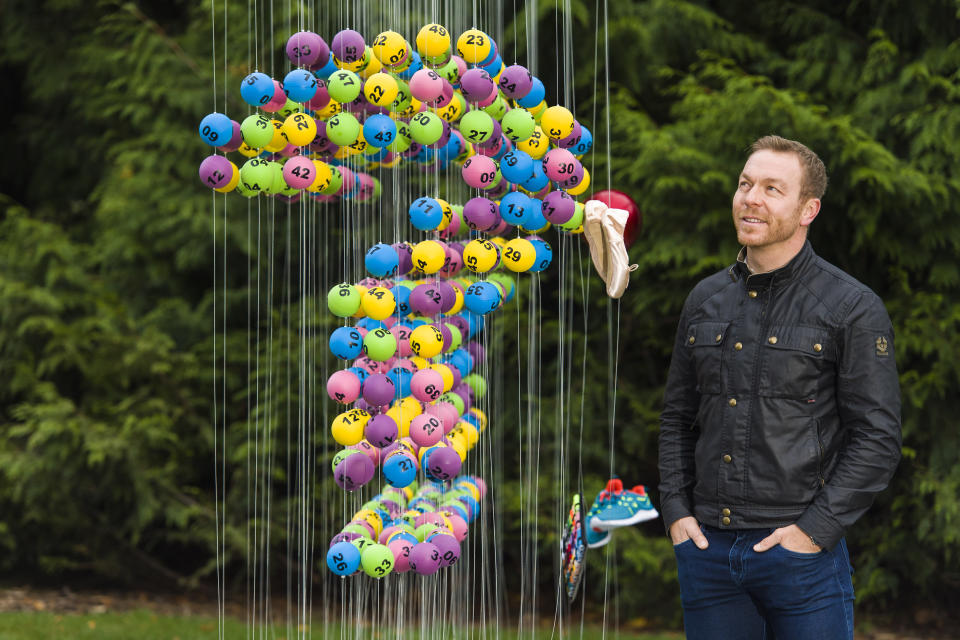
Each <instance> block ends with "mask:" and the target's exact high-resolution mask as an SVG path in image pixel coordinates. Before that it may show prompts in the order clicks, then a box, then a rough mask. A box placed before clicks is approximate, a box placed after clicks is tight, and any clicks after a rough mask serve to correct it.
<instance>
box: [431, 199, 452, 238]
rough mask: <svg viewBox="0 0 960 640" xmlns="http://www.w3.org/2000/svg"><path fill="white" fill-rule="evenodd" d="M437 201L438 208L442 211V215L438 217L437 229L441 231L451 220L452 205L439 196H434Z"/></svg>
mask: <svg viewBox="0 0 960 640" xmlns="http://www.w3.org/2000/svg"><path fill="white" fill-rule="evenodd" d="M434 200H436V201H437V203H438V204H439V205H440V209H441V210H442V211H443V217H442V218H441V219H440V226H439V227H437V231H443V230H444V229H446V228H447V227H449V226H450V221H451V220H453V207H451V206H450V203H449V202H447V201H446V200H441V199H440V198H434Z"/></svg>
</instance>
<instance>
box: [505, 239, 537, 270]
mask: <svg viewBox="0 0 960 640" xmlns="http://www.w3.org/2000/svg"><path fill="white" fill-rule="evenodd" d="M536 260H537V249H536V247H534V246H533V243H532V242H530V241H529V240H524V239H523V238H514V239H513V240H511V241H510V242H508V243H507V246H506V247H504V249H503V264H504V265H505V266H506V267H507V269H510V271H514V272H516V273H522V272H524V271H527V270H528V269H530V267H532V266H533V263H534V262H536Z"/></svg>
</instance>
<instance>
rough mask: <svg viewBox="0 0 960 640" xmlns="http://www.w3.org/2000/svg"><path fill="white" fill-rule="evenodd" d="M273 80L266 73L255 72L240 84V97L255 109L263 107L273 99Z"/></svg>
mask: <svg viewBox="0 0 960 640" xmlns="http://www.w3.org/2000/svg"><path fill="white" fill-rule="evenodd" d="M275 88H276V87H275V86H274V84H273V78H271V77H270V76H268V75H267V74H265V73H260V72H256V71H255V72H254V73H251V74H250V75H248V76H247V77H246V78H244V79H243V82H242V83H240V97H241V98H243V101H244V102H246V103H247V104H249V105H250V106H253V107H262V106H263V105H265V104H267V103H268V102H270V100H272V99H273V92H274V90H275Z"/></svg>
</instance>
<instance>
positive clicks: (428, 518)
mask: <svg viewBox="0 0 960 640" xmlns="http://www.w3.org/2000/svg"><path fill="white" fill-rule="evenodd" d="M425 524H435V525H439V526H441V527H443V528H446V526H447V523H446V522H444V521H443V516H442V515H440V514H439V513H438V512H436V511H428V512H426V513H422V514H420V515H419V516H417V519H416V520H415V521H414V523H413V526H414V527H422V526H423V525H425Z"/></svg>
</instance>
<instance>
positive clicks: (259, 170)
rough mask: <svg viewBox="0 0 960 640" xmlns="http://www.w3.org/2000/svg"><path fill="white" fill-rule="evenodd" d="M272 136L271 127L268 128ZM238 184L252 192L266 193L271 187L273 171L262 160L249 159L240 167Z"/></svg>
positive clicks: (268, 164) (267, 163)
mask: <svg viewBox="0 0 960 640" xmlns="http://www.w3.org/2000/svg"><path fill="white" fill-rule="evenodd" d="M270 136H271V137H272V136H273V127H271V128H270ZM240 182H242V183H243V186H244V187H246V188H247V189H249V190H250V191H253V192H260V191H266V190H267V189H268V188H269V187H270V186H272V185H273V169H271V168H270V163H269V162H267V161H266V160H264V159H263V158H250V159H249V160H247V161H246V162H244V163H243V166H242V167H240Z"/></svg>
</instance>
